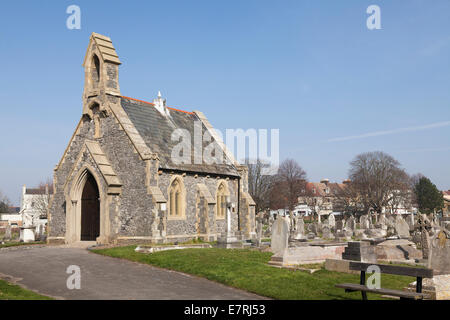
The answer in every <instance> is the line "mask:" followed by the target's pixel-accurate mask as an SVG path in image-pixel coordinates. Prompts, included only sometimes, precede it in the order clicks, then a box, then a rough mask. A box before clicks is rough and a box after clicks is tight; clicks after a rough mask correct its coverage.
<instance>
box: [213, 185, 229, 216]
mask: <svg viewBox="0 0 450 320" xmlns="http://www.w3.org/2000/svg"><path fill="white" fill-rule="evenodd" d="M216 206H217V217H218V218H225V215H226V212H227V194H226V189H225V185H224V184H223V183H221V184H220V185H219V188H218V189H217V199H216Z"/></svg>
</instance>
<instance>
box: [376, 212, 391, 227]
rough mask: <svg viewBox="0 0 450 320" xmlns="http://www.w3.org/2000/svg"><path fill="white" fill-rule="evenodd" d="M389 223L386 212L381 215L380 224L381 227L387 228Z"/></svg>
mask: <svg viewBox="0 0 450 320" xmlns="http://www.w3.org/2000/svg"><path fill="white" fill-rule="evenodd" d="M388 223H389V222H388V220H387V218H386V215H385V214H384V213H382V214H381V215H380V217H379V218H378V225H379V227H380V229H383V230H387V228H388Z"/></svg>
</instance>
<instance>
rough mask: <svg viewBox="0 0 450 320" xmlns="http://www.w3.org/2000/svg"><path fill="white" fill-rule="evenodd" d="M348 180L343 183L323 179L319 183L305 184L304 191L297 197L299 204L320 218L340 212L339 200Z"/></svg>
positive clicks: (343, 193)
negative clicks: (304, 205) (307, 207)
mask: <svg viewBox="0 0 450 320" xmlns="http://www.w3.org/2000/svg"><path fill="white" fill-rule="evenodd" d="M348 183H349V180H345V181H343V183H336V182H329V180H328V179H323V180H321V181H320V182H307V183H306V185H305V189H304V190H302V192H301V194H300V195H299V197H298V202H299V203H300V204H307V205H308V206H309V207H310V208H311V209H312V210H313V212H315V213H316V214H318V215H319V221H320V216H327V215H329V214H330V213H332V212H334V211H340V209H341V206H340V202H339V200H340V199H341V198H342V197H343V196H344V195H345V192H344V191H345V188H346V185H347V184H348Z"/></svg>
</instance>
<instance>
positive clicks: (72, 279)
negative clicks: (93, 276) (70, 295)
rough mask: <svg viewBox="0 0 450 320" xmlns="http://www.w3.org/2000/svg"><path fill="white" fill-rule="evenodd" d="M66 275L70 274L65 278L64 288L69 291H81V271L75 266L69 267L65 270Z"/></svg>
mask: <svg viewBox="0 0 450 320" xmlns="http://www.w3.org/2000/svg"><path fill="white" fill-rule="evenodd" d="M66 273H67V274H70V276H69V277H68V278H67V281H66V286H67V289H69V290H74V289H77V290H79V289H81V269H80V267H79V266H77V265H70V266H68V267H67V269H66Z"/></svg>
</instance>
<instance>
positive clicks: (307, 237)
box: [306, 232, 316, 240]
mask: <svg viewBox="0 0 450 320" xmlns="http://www.w3.org/2000/svg"><path fill="white" fill-rule="evenodd" d="M315 238H316V235H315V233H313V232H310V233H308V234H307V235H306V239H308V240H314V239H315Z"/></svg>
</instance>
